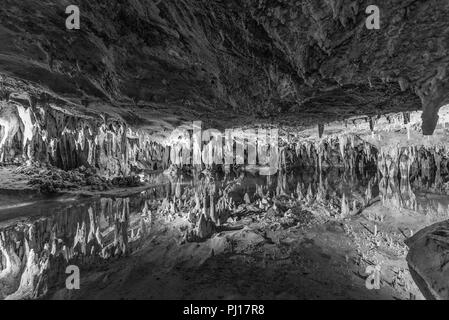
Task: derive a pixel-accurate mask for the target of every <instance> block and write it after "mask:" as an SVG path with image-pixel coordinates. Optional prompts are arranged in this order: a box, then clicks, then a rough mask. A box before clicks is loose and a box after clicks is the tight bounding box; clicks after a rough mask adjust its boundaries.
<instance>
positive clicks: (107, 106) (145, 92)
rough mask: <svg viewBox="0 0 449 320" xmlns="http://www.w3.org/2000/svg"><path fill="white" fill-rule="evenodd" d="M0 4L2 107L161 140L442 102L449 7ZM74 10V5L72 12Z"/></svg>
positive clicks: (189, 0) (139, 1)
mask: <svg viewBox="0 0 449 320" xmlns="http://www.w3.org/2000/svg"><path fill="white" fill-rule="evenodd" d="M75 2H76V5H78V6H79V7H80V10H81V28H80V29H79V30H67V29H66V27H65V20H66V18H67V14H66V13H65V8H66V7H67V6H68V5H69V4H72V3H71V2H70V3H69V1H64V0H20V1H17V0H2V5H1V6H0V42H1V46H0V76H1V88H0V90H1V91H2V95H3V96H7V95H8V94H10V93H11V92H13V91H21V90H23V91H27V92H28V94H30V95H31V96H33V97H35V98H36V99H41V98H42V97H43V96H46V97H51V99H56V100H58V101H60V104H61V105H63V106H65V107H66V108H67V109H76V110H77V111H78V112H86V113H89V114H90V113H92V114H95V113H99V114H100V113H101V114H103V115H111V116H118V117H121V118H122V119H124V120H126V121H127V122H128V123H129V124H130V125H132V126H136V127H141V128H149V129H154V130H155V129H157V128H160V129H162V128H164V127H170V126H172V127H173V126H176V125H179V123H181V122H182V121H190V120H202V121H203V122H204V123H206V124H207V125H208V126H215V127H217V128H223V127H230V126H235V125H248V124H263V123H279V124H283V125H286V126H310V125H312V124H313V125H315V124H319V123H326V122H330V121H334V120H343V119H345V118H349V117H353V116H357V115H379V114H385V113H389V112H402V111H408V110H410V111H413V110H420V109H423V110H424V112H423V119H424V122H423V133H424V134H431V133H432V132H433V129H434V127H435V124H436V119H437V116H436V114H437V111H438V108H439V107H441V106H442V105H444V104H446V103H447V99H448V92H449V91H448V90H447V86H448V83H449V82H448V80H449V74H448V72H447V70H448V63H449V56H448V54H447V53H448V52H449V2H448V1H446V0H431V1H416V0H400V1H399V0H398V1H385V0H377V1H376V3H375V4H376V5H377V6H378V7H379V8H380V21H381V22H380V29H379V30H368V29H367V28H366V26H365V21H366V17H367V14H366V13H365V9H366V7H367V6H368V5H370V4H372V3H371V2H372V1H369V2H368V1H361V0H359V1H349V0H295V1H289V0H284V1H272V0H257V1H255V0H159V1H152V0H114V1H111V0H95V1H92V0H76V1H75ZM73 4H75V3H73Z"/></svg>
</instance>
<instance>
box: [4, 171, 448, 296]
mask: <svg viewBox="0 0 449 320" xmlns="http://www.w3.org/2000/svg"><path fill="white" fill-rule="evenodd" d="M147 179H149V180H150V181H153V182H155V183H157V184H156V185H155V186H154V187H150V188H148V189H147V190H145V191H143V192H141V193H138V194H136V195H133V196H129V197H100V198H89V199H83V200H79V199H76V200H75V199H73V198H71V199H69V200H68V201H61V199H50V200H49V199H45V200H42V201H38V200H34V202H33V205H32V206H30V207H29V208H28V207H27V208H26V210H25V212H28V211H31V210H32V209H33V208H34V211H35V212H38V213H39V214H36V213H34V214H30V215H28V214H27V217H26V218H21V219H16V220H8V221H4V222H2V223H1V224H0V252H1V254H0V270H1V271H0V298H6V297H9V298H23V297H26V298H37V297H41V296H43V295H45V293H46V292H48V291H49V290H50V289H51V288H52V287H59V288H60V287H61V286H63V285H64V281H65V277H66V274H65V267H66V266H67V265H69V264H76V265H79V266H81V267H83V266H88V267H89V268H91V267H95V266H98V265H101V264H103V263H107V262H108V261H110V260H111V259H117V258H120V257H123V256H126V255H129V254H130V253H132V252H133V251H135V250H136V249H138V248H140V247H141V246H142V245H143V244H145V241H146V240H147V239H148V237H149V235H151V228H152V221H153V219H154V218H155V217H158V218H163V219H165V221H166V222H168V223H169V222H170V221H173V220H175V219H176V218H184V219H185V220H186V221H187V222H189V223H190V224H191V226H192V227H191V228H190V229H189V230H187V231H186V241H200V240H201V239H204V238H206V237H207V236H210V234H211V232H214V230H215V228H217V227H220V226H223V225H225V224H226V222H227V221H228V218H229V217H230V216H232V215H236V212H240V213H242V212H247V211H244V210H242V208H243V207H245V206H248V207H249V206H250V207H251V208H253V209H252V210H256V211H258V212H260V213H261V214H263V213H264V212H266V210H267V209H268V208H269V207H270V206H272V205H273V206H275V205H276V204H277V203H281V202H282V201H284V203H293V202H294V203H297V204H298V205H301V206H308V207H311V208H313V206H316V205H319V206H322V207H323V208H327V210H328V212H329V215H332V216H334V217H337V218H345V217H348V216H352V215H355V214H358V213H360V212H361V210H363V209H364V208H365V207H366V206H368V205H370V204H372V203H373V202H374V201H376V200H378V199H380V200H381V201H382V203H383V204H384V205H386V206H392V207H397V208H406V209H411V210H416V211H420V212H424V211H426V212H427V213H428V212H429V210H430V211H432V210H435V212H437V213H438V212H439V213H443V212H447V209H448V208H449V200H448V199H447V197H446V198H444V197H443V198H435V197H434V198H428V197H423V196H422V195H420V194H418V195H417V194H416V193H415V192H414V191H413V190H414V188H413V183H414V182H416V179H415V180H413V181H412V182H410V181H409V180H408V179H401V178H400V177H399V178H390V177H382V176H381V175H380V174H379V173H378V172H377V171H368V170H363V171H362V172H357V171H353V170H347V169H345V168H340V169H338V168H333V169H328V170H316V169H313V170H307V169H301V170H293V171H290V172H280V173H278V174H276V175H273V176H260V175H257V174H252V173H248V172H245V171H239V170H230V171H225V172H217V173H211V172H210V171H202V172H201V171H195V170H194V171H191V172H186V173H184V174H181V175H178V176H173V177H164V176H161V175H158V176H151V177H150V176H149V177H147ZM254 208H255V209H254ZM44 211H45V212H44ZM5 212H6V213H7V215H6V216H7V217H8V218H10V217H17V216H23V214H24V208H23V207H16V208H11V207H9V208H8V209H7V210H6V209H3V210H0V216H2V217H3V218H4V217H5ZM234 218H235V219H239V218H241V214H239V215H236V217H234Z"/></svg>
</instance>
